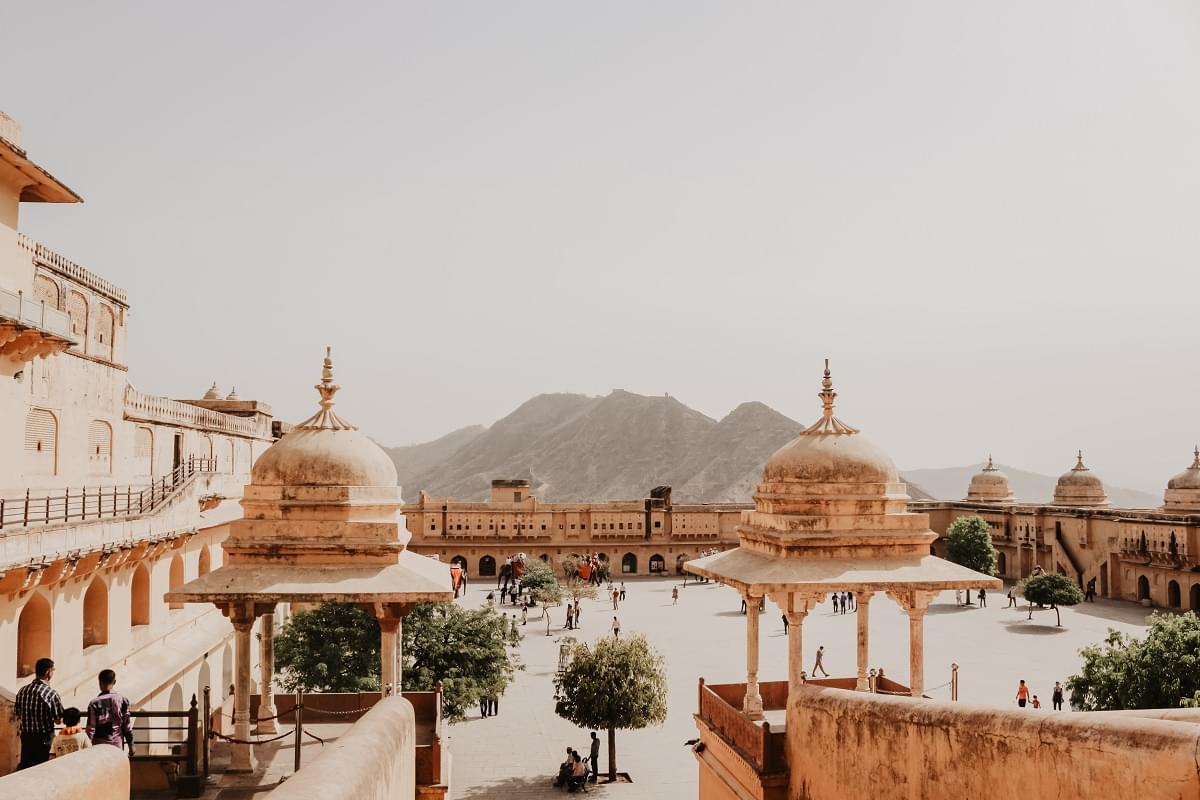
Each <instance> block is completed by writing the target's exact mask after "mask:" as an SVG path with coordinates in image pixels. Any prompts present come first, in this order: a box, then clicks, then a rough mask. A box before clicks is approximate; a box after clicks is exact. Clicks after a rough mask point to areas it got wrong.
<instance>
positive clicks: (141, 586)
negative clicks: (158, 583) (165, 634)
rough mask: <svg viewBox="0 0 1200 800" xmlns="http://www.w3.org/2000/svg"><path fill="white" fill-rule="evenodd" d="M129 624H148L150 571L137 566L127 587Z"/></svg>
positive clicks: (141, 565) (143, 566)
mask: <svg viewBox="0 0 1200 800" xmlns="http://www.w3.org/2000/svg"><path fill="white" fill-rule="evenodd" d="M129 624H130V625H149V624H150V570H148V569H146V565H145V564H138V565H137V566H136V567H135V568H134V570H133V581H132V582H131V585H130V587H129Z"/></svg>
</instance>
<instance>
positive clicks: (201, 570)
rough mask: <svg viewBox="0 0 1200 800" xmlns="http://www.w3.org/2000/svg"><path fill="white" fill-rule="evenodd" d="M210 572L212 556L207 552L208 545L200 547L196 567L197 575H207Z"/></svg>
mask: <svg viewBox="0 0 1200 800" xmlns="http://www.w3.org/2000/svg"><path fill="white" fill-rule="evenodd" d="M210 571H212V555H211V554H210V553H209V552H208V545H202V546H201V547H200V560H199V563H198V565H197V567H196V574H197V575H207V574H208V573H209V572H210Z"/></svg>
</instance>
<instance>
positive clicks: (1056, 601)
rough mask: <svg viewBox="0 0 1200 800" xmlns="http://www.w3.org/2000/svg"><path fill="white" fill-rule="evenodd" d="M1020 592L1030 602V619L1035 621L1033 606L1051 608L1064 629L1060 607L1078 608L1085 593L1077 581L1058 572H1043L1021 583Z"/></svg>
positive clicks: (1058, 623)
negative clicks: (1076, 583) (1035, 604)
mask: <svg viewBox="0 0 1200 800" xmlns="http://www.w3.org/2000/svg"><path fill="white" fill-rule="evenodd" d="M1017 589H1018V591H1020V593H1021V594H1022V595H1024V596H1025V599H1026V600H1028V601H1029V619H1033V604H1034V603H1037V604H1038V605H1039V606H1050V607H1051V608H1053V609H1054V613H1055V614H1056V615H1057V616H1058V621H1057V622H1056V623H1055V624H1056V625H1058V626H1059V627H1060V628H1061V627H1062V612H1061V611H1059V610H1058V607H1059V606H1076V605H1079V604H1080V603H1082V602H1083V592H1081V591H1080V590H1079V587H1078V586H1077V585H1075V581H1073V580H1071V579H1070V578H1068V577H1067V576H1066V575H1059V574H1058V573H1057V572H1043V573H1042V574H1041V575H1034V576H1033V577H1031V578H1026V579H1025V580H1023V581H1021V583H1020V585H1018V587H1017Z"/></svg>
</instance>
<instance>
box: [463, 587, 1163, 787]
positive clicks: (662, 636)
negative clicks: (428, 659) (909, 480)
mask: <svg viewBox="0 0 1200 800" xmlns="http://www.w3.org/2000/svg"><path fill="white" fill-rule="evenodd" d="M677 584H678V579H668V578H653V579H638V580H630V581H627V587H628V590H629V591H628V599H627V600H626V602H625V603H624V604H622V607H621V609H620V610H619V611H618V612H616V613H617V615H618V616H619V617H620V619H621V632H622V634H623V635H626V634H631V633H644V634H646V635H647V636H648V637H649V639H650V640H651V642H652V643H653V644H654V646H655V647H656V648H658V650H659V651H660V652H662V654H663V655H664V656H665V658H666V662H667V676H668V681H669V695H668V718H667V722H666V723H665V724H664V725H663V726H661V727H659V728H650V729H646V730H641V731H618V732H617V755H618V769H619V770H620V771H623V772H628V773H629V774H630V775H631V777H632V779H633V783H630V784H624V783H622V784H617V785H614V786H611V787H610V786H603V785H600V786H593V787H591V796H592V797H597V798H601V797H608V798H621V800H642V799H643V798H683V799H686V798H694V797H696V780H697V778H696V762H695V758H694V757H693V756H692V753H691V751H690V749H689V748H688V747H686V746H685V745H684V743H685V742H686V741H687V740H688V739H692V738H694V737H695V736H696V727H695V722H694V721H693V719H692V714H693V713H694V712H695V710H696V691H697V679H698V678H699V677H700V676H704V677H705V678H706V679H707V680H708V681H709V682H711V683H723V682H729V683H733V682H741V681H743V680H744V679H745V617H744V616H743V615H742V614H741V613H740V605H741V602H740V599H739V597H738V595H737V593H736V592H734V591H733V590H732V589H728V588H726V587H722V586H718V585H716V584H699V585H697V584H692V583H691V582H690V581H689V583H688V586H687V587H686V588H685V589H682V590H681V591H680V598H679V604H678V605H677V606H672V605H671V587H672V586H674V585H677ZM488 589H489V587H488V586H486V585H484V584H482V583H476V584H474V585H472V587H471V590H470V594H469V595H468V596H467V597H465V598H463V599H460V600H459V601H458V602H460V603H467V604H469V605H482V604H483V602H484V597H485V595H486V594H487V592H488ZM1005 602H1006V599H1005V597H1004V593H1003V592H997V593H993V594H992V596H991V597H989V605H990V606H991V607H990V608H985V609H981V608H958V607H957V606H956V605H955V602H954V595H953V593H952V592H950V593H945V594H943V595H942V596H941V597H940V598H939V599H938V600H937V601H936V603H935V604H934V605H933V606H932V607H931V608H930V610H929V614H928V616H927V618H926V629H925V647H926V650H925V664H926V678H925V682H926V684H927V685H928V686H930V687H936V688H933V689H931V690H930V691H928V692H927V693H928V694H929V695H930V696H932V697H934V698H937V699H945V700H948V699H949V689H948V688H947V687H945V686H942V685H941V684H945V683H946V682H947V681H949V677H950V663H951V662H952V661H957V662H958V664H959V666H960V672H959V676H960V678H959V697H960V701H963V702H970V703H978V704H986V705H993V706H1009V705H1012V704H1013V696H1014V694H1015V692H1016V685H1017V680H1018V679H1019V678H1025V679H1026V680H1027V681H1028V682H1029V684H1030V686H1031V687H1032V689H1033V691H1034V692H1035V693H1037V694H1038V695H1039V696H1040V697H1041V698H1042V699H1043V700H1044V701H1045V704H1046V707H1047V708H1048V707H1049V704H1050V703H1049V701H1050V690H1051V688H1052V687H1053V685H1054V681H1055V680H1063V681H1065V680H1066V678H1067V676H1068V675H1070V674H1071V673H1072V672H1073V671H1075V670H1076V669H1077V667H1078V664H1079V657H1078V650H1079V648H1080V647H1083V646H1084V645H1087V644H1092V643H1095V642H1098V641H1100V640H1101V639H1103V638H1104V636H1105V634H1106V632H1107V629H1108V628H1109V627H1115V628H1117V629H1118V630H1121V631H1124V632H1129V633H1138V632H1140V631H1142V630H1143V629H1144V627H1145V616H1146V611H1145V610H1144V609H1142V608H1140V607H1138V606H1135V605H1133V604H1130V603H1123V602H1116V601H1101V602H1097V603H1088V604H1086V605H1083V606H1079V607H1077V608H1074V609H1063V612H1062V618H1063V627H1062V628H1056V627H1054V612H1053V611H1051V610H1046V611H1040V612H1035V613H1034V618H1033V621H1032V622H1029V621H1027V620H1026V616H1027V615H1028V612H1027V609H1026V608H1021V609H1017V610H1014V609H1005V608H1004V605H1005ZM503 610H504V611H505V612H506V613H507V614H510V615H511V614H512V613H513V610H512V609H511V607H508V606H505V607H503ZM551 617H552V625H551V633H552V635H551V636H549V637H547V636H546V635H545V631H546V628H545V622H544V621H542V620H539V619H537V613H534V614H532V615H530V619H529V624H528V625H527V626H525V628H524V630H525V633H526V636H525V639H524V641H523V642H522V644H521V646H520V653H521V658H522V660H523V662H524V664H525V671H523V672H521V673H518V676H517V679H516V681H515V683H514V684H513V685H512V686H511V687H510V688H509V690H508V692H507V694H505V696H504V697H503V698H501V700H500V713H499V715H498V716H496V717H489V718H487V719H481V718H480V717H479V716H478V711H475V712H474V713H473V715H472V716H470V717H469V718H468V719H467V720H466V721H465V722H462V723H459V724H457V725H452V726H451V727H450V734H449V736H450V742H449V746H450V751H451V753H452V755H453V782H452V791H453V797H454V798H455V800H477V799H478V798H507V799H512V798H518V799H519V798H542V797H557V796H559V795H560V794H561V793H562V791H561V790H558V789H554V788H553V787H552V786H551V781H552V779H553V776H554V774H555V772H556V770H557V767H558V764H559V762H561V761H562V759H563V757H564V754H565V749H566V747H567V746H572V747H575V748H577V749H581V750H584V751H586V749H587V742H588V732H587V731H585V730H580V729H579V728H576V727H575V726H574V725H572V724H570V723H568V722H567V721H565V720H563V719H560V718H559V717H557V716H556V715H555V714H554V697H553V695H554V687H553V684H552V680H553V677H554V674H555V670H556V668H557V664H558V641H559V639H560V637H561V636H563V635H564V634H565V635H573V636H577V637H578V638H580V639H583V640H594V639H596V638H598V637H599V636H602V635H606V634H607V632H608V629H609V626H610V625H611V623H612V617H613V611H612V606H611V603H605V602H602V601H600V600H596V601H585V603H584V611H583V615H582V619H581V630H580V631H563V630H562V622H563V620H564V618H565V608H558V609H554V610H552V612H551ZM762 625H763V627H762V632H761V641H762V644H761V663H762V668H761V671H760V676H759V677H760V679H761V680H764V681H768V680H784V679H786V677H787V639H786V637H785V636H784V634H783V623H782V621H781V619H780V613H779V611H778V609H776V608H775V607H774V606H773V605H772V604H771V603H769V602H768V603H767V607H766V611H765V612H764V614H763V622H762ZM854 637H855V620H854V615H853V614H846V615H835V614H834V613H833V609H832V606H831V605H830V604H829V603H825V604H824V605H823V606H821V607H819V608H817V609H816V610H815V611H814V612H813V613H811V614H810V615H809V617H808V620H807V622H806V623H805V637H804V638H805V642H804V646H805V658H806V659H807V660H811V659H812V656H813V653H815V652H816V648H817V645H821V644H823V645H824V646H825V651H826V658H825V663H826V666H827V668H828V669H829V670H830V672H831V673H833V674H834V675H851V674H853V673H854V670H855V664H854V652H855V650H854ZM871 665H872V666H876V667H878V666H883V667H884V668H885V669H886V672H887V674H888V676H889V677H892V678H893V679H895V680H898V681H900V682H902V683H907V682H908V622H907V617H905V616H904V614H903V612H901V611H900V609H899V608H898V607H897V606H895V604H893V603H892V602H891V601H890V600H889V599H888V598H887V597H886V596H885V595H882V594H881V595H877V596H876V597H875V599H874V600H873V601H872V603H871ZM808 666H809V667H811V664H809V665H808ZM1030 713H1034V712H1032V711H1031V712H1030ZM601 739H602V741H603V740H604V739H605V737H604V734H603V732H601ZM600 769H601V772H604V771H605V770H606V769H607V746H605V747H604V748H602V749H601V757H600Z"/></svg>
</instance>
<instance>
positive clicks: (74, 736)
mask: <svg viewBox="0 0 1200 800" xmlns="http://www.w3.org/2000/svg"><path fill="white" fill-rule="evenodd" d="M82 718H83V713H82V712H81V711H80V710H79V709H78V708H65V709H63V715H62V721H63V727H62V730H61V731H59V732H58V734H57V735H56V736H55V737H54V741H53V742H52V743H51V744H50V757H51V758H58V757H59V756H65V755H67V754H68V753H74V752H75V751H76V750H82V749H83V748H85V747H91V746H92V743H91V742H90V741H88V737H87V734H86V733H84V732H83V728H82V726H80V724H79V721H80V720H81V719H82Z"/></svg>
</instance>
